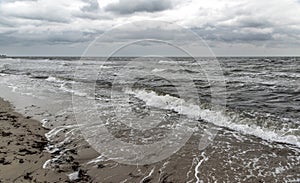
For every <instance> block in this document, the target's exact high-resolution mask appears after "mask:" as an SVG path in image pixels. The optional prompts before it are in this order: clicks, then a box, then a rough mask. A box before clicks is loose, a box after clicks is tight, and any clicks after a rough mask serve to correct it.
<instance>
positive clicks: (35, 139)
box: [0, 99, 68, 182]
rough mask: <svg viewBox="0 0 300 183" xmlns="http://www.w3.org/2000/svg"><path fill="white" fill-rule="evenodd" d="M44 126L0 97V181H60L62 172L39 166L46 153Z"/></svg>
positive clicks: (64, 178)
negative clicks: (17, 111) (20, 112)
mask: <svg viewBox="0 0 300 183" xmlns="http://www.w3.org/2000/svg"><path fill="white" fill-rule="evenodd" d="M47 131H48V130H47V129H45V128H43V127H42V124H41V123H40V122H38V121H36V120H32V119H31V117H30V116H22V115H20V114H19V113H16V112H14V109H13V107H12V106H11V104H10V103H9V102H7V101H4V100H3V99H0V135H1V142H0V182H63V181H66V180H68V177H67V176H66V175H65V174H64V173H58V172H54V171H52V170H46V169H43V168H42V166H43V164H44V163H45V161H46V160H47V159H49V158H50V156H51V155H50V154H49V153H47V152H45V147H46V145H47V143H48V142H47V140H46V138H45V136H44V135H45V133H46V132H47Z"/></svg>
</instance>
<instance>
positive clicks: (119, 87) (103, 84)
mask: <svg viewBox="0 0 300 183" xmlns="http://www.w3.org/2000/svg"><path fill="white" fill-rule="evenodd" d="M152 59H154V60H155V65H151V66H149V67H143V64H147V61H145V63H142V64H129V63H130V62H131V61H132V60H134V58H110V59H109V60H104V59H103V58H84V59H79V58H2V59H1V60H0V87H1V91H2V92H1V95H0V97H3V98H6V99H8V100H10V101H12V102H13V103H14V104H15V106H16V107H17V109H18V110H19V111H20V112H22V113H24V114H26V115H31V116H34V117H36V118H37V119H39V120H40V121H41V122H42V123H43V124H44V126H45V127H48V128H50V129H51V131H50V132H49V133H48V134H46V136H47V138H48V139H49V141H50V142H51V143H50V144H49V147H48V151H49V152H51V153H53V154H54V158H53V159H52V160H49V161H48V162H46V163H45V168H51V167H55V164H59V163H62V161H63V158H64V154H66V153H67V151H69V150H70V149H72V150H76V149H80V148H82V146H85V145H86V144H85V143H84V142H85V141H84V140H83V139H84V138H83V136H82V133H81V132H82V131H81V130H82V128H80V127H79V126H80V125H86V124H84V122H81V121H78V120H81V119H78V118H77V121H76V118H75V117H76V116H75V115H74V107H77V108H79V109H78V111H88V110H90V107H91V106H87V105H85V103H82V105H80V103H78V102H77V103H76V104H74V100H72V99H74V96H75V97H76V98H79V99H80V100H82V101H88V102H89V101H90V102H91V103H93V104H94V105H93V106H96V111H97V114H96V115H100V116H101V119H102V120H103V119H105V120H107V123H106V124H105V126H98V127H97V126H96V127H97V128H102V127H103V128H104V127H105V128H107V129H109V132H110V133H111V134H112V135H113V136H114V137H115V138H117V139H120V140H121V141H125V142H128V143H134V144H137V145H141V144H151V143H155V142H156V141H160V140H162V139H165V138H167V136H166V135H167V134H168V133H170V130H172V129H173V128H174V126H176V122H177V121H178V119H179V118H180V119H182V120H183V121H189V122H190V121H192V122H193V124H195V126H193V129H192V130H193V135H192V136H191V138H189V140H188V141H187V142H186V143H185V144H184V146H183V147H181V149H180V150H179V151H177V152H174V155H172V156H170V157H169V158H167V159H164V160H162V161H159V162H156V163H154V164H151V165H149V166H147V167H143V168H141V169H139V171H137V170H136V169H135V168H132V169H130V168H128V167H126V166H125V165H123V164H119V163H111V162H110V161H113V160H110V159H109V156H107V155H105V154H101V153H100V156H99V158H98V159H86V160H85V161H83V162H81V163H82V164H99V163H101V164H103V166H104V168H101V169H100V170H99V169H97V168H96V167H95V170H93V171H96V169H97V170H98V171H99V174H100V176H99V177H100V178H98V180H99V179H103V178H104V177H106V178H107V179H105V180H106V181H108V182H109V181H118V182H121V181H123V182H126V181H127V182H134V181H142V182H143V181H153V182H168V181H169V182H171V181H173V182H174V181H175V182H176V180H177V181H180V182H201V181H204V182H209V181H215V180H224V181H226V180H227V181H241V182H253V181H278V182H282V181H285V182H297V181H300V172H299V169H300V149H299V148H300V125H299V124H300V120H299V119H300V105H299V104H300V58H294V57H282V58H281V57H274V58H272V57H268V58H265V57H258V58H256V57H255V58H254V57H252V58H246V57H239V58H230V57H227V58H218V61H219V62H220V65H221V68H222V70H223V75H224V79H225V81H226V90H223V91H219V92H221V93H219V94H220V95H226V98H227V100H226V110H224V111H215V110H213V109H212V108H211V97H212V96H211V85H212V84H213V81H208V79H207V77H206V75H205V72H204V71H203V70H202V68H201V66H200V65H198V64H197V63H196V62H195V61H194V60H193V59H191V58H168V59H165V60H164V59H161V58H152ZM201 60H202V63H203V64H205V62H210V61H211V59H210V58H201ZM178 65H180V67H178ZM124 68H126V69H125V71H124ZM95 70H96V71H98V73H97V77H95V74H94V71H95ZM141 71H144V73H146V74H145V75H141V74H136V73H143V72H141ZM164 75H167V76H169V77H171V78H173V79H174V80H175V81H176V82H172V81H170V80H167V79H165V78H163V77H158V76H164ZM128 76H130V77H128ZM187 80H189V81H192V82H193V84H194V87H193V89H194V90H187V91H185V92H184V96H183V94H182V93H181V94H180V93H179V92H178V91H177V90H176V88H177V87H178V86H180V85H185V83H187ZM74 86H76V87H74ZM112 93H113V96H112ZM72 96H73V98H72ZM80 100H79V101H80ZM224 105H225V104H224ZM118 106H121V108H118ZM224 107H225V106H224ZM75 111H76V110H75ZM112 111H117V113H118V114H117V115H118V119H122V120H123V121H125V124H124V123H119V121H118V120H116V118H115V112H112ZM75 113H76V112H75ZM219 115H221V116H222V117H221V118H216V116H219ZM136 117H138V118H139V119H143V121H146V123H143V125H140V124H139V123H138V122H135V119H136ZM150 119H151V122H153V124H152V123H147V120H150ZM153 127H155V128H153ZM97 128H95V126H92V128H87V129H89V132H93V130H92V129H97ZM207 129H212V130H213V131H215V132H218V133H217V135H216V136H215V137H214V138H213V139H210V140H211V141H212V142H211V143H209V144H208V146H207V147H206V148H199V141H200V139H201V138H202V135H203V134H204V132H205V131H207ZM98 133H99V132H98ZM91 134H93V135H92V136H95V135H97V137H98V136H99V134H97V133H95V132H94V133H91ZM85 137H86V136H85ZM86 138H87V137H86ZM99 138H102V139H103V138H106V136H99ZM104 140H105V139H104ZM170 141H171V142H172V143H176V139H170ZM115 148H118V147H115ZM112 150H114V148H112ZM120 156H121V155H120ZM154 157H155V156H154ZM133 158H134V157H133ZM98 167H99V166H98ZM105 167H107V168H108V169H109V170H110V171H108V170H106V168H105ZM122 168H123V169H126V171H125V172H123V173H124V175H123V174H122V173H120V172H118V170H119V169H122ZM112 170H114V171H112ZM123 171H124V170H123ZM96 172H97V171H96ZM110 179H111V180H110ZM104 182H105V181H104Z"/></svg>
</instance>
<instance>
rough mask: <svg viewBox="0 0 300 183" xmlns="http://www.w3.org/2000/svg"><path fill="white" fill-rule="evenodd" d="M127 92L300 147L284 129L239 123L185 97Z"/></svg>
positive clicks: (155, 104)
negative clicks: (188, 100)
mask: <svg viewBox="0 0 300 183" xmlns="http://www.w3.org/2000/svg"><path fill="white" fill-rule="evenodd" d="M126 93H128V94H133V95H135V96H136V97H137V98H139V99H141V100H143V101H144V102H145V103H146V104H147V105H148V106H152V107H157V108H161V109H168V110H174V111H176V112H178V113H179V114H183V115H186V116H187V117H189V118H194V119H199V118H200V119H203V120H205V121H207V122H209V123H213V124H215V125H217V126H221V127H227V128H229V129H231V130H235V131H238V132H241V133H243V134H248V135H254V136H256V137H259V138H262V139H264V140H268V141H275V142H283V143H288V144H293V145H296V146H298V147H300V139H299V136H296V135H286V131H284V129H282V131H280V130H278V131H274V130H271V129H267V128H263V127H260V126H257V125H254V124H239V123H238V122H239V120H237V119H234V118H231V117H229V116H227V115H226V114H225V113H224V112H222V111H213V110H210V109H202V108H201V107H200V106H199V105H195V104H192V103H189V102H186V101H184V100H183V99H180V98H177V97H173V96H170V95H163V96H161V95H158V94H157V93H155V92H154V91H145V90H126Z"/></svg>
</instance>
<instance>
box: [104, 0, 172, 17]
mask: <svg viewBox="0 0 300 183" xmlns="http://www.w3.org/2000/svg"><path fill="white" fill-rule="evenodd" d="M171 8H172V3H171V2H170V1H169V0H119V2H118V3H112V4H109V5H107V6H106V7H105V10H106V11H112V12H116V13H119V14H132V13H135V12H158V11H163V10H167V9H171Z"/></svg>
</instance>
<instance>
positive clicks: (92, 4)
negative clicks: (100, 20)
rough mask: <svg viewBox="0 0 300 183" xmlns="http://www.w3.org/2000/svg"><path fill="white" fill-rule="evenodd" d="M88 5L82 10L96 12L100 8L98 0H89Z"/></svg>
mask: <svg viewBox="0 0 300 183" xmlns="http://www.w3.org/2000/svg"><path fill="white" fill-rule="evenodd" d="M86 3H88V5H86V6H84V7H83V8H82V11H84V12H85V11H88V12H94V11H98V10H99V4H98V1H97V0H87V1H86Z"/></svg>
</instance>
